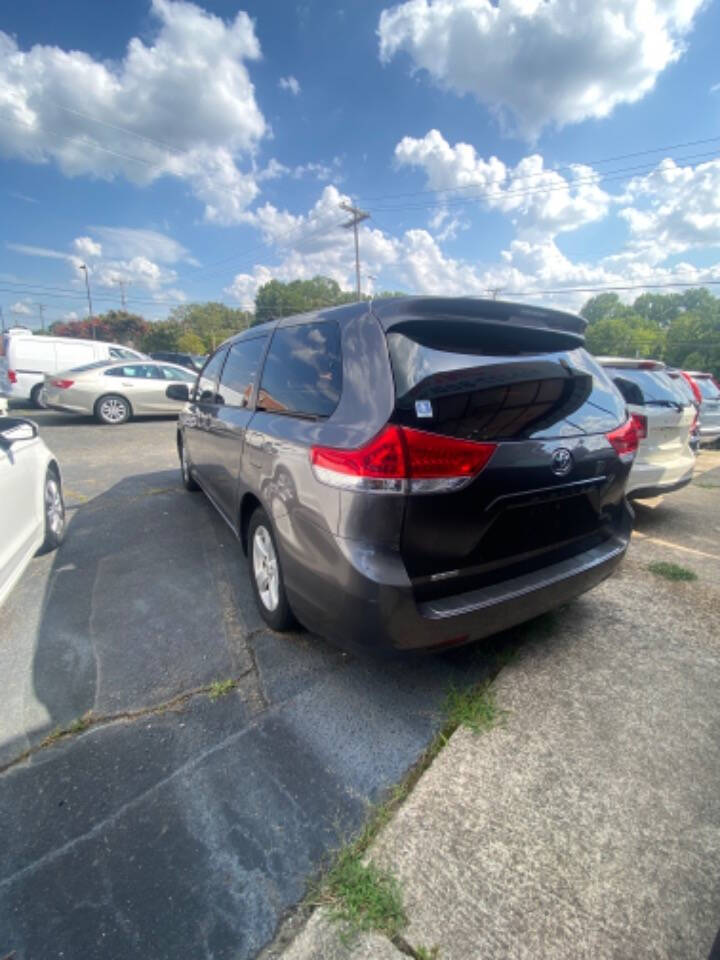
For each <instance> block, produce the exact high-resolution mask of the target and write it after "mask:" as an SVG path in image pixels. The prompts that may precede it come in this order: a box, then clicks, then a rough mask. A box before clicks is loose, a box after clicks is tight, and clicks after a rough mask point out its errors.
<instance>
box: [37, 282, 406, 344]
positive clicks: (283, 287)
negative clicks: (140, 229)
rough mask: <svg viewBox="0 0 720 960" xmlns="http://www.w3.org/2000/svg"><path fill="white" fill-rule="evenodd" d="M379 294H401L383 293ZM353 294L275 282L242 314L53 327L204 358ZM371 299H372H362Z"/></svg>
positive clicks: (203, 306)
mask: <svg viewBox="0 0 720 960" xmlns="http://www.w3.org/2000/svg"><path fill="white" fill-rule="evenodd" d="M379 296H384V297H387V296H402V294H399V293H396V292H393V291H385V292H383V293H382V294H380V295H379ZM356 299H357V297H356V295H355V294H354V293H351V292H349V291H347V290H342V289H341V288H340V286H339V284H338V283H336V282H335V280H331V279H330V278H329V277H321V276H317V277H313V278H312V279H311V280H292V281H290V282H289V283H282V282H280V281H279V280H271V281H270V282H269V283H266V284H264V286H262V287H260V289H259V290H258V293H257V296H256V298H255V309H254V311H247V310H239V309H236V308H234V307H228V306H226V305H225V304H224V303H214V302H209V303H188V304H183V305H182V306H178V307H174V308H173V309H172V310H171V311H170V314H169V315H168V317H167V319H166V320H156V321H153V322H148V321H147V320H145V319H144V318H143V317H141V316H138V315H137V314H134V313H128V312H127V311H125V310H109V311H108V312H107V313H102V314H98V315H97V316H95V317H93V319H92V321H90V319H87V320H71V321H68V322H59V323H54V324H52V326H51V327H50V332H51V333H54V334H55V335H57V336H65V337H80V338H88V339H91V338H92V336H93V327H94V328H95V335H96V337H97V338H98V339H99V340H109V341H112V342H114V343H122V344H126V345H128V346H133V347H136V348H137V349H138V350H142V351H143V352H144V353H154V352H156V351H164V350H167V351H172V352H179V353H194V354H204V353H209V352H210V351H212V350H214V349H215V347H216V346H217V345H218V344H220V343H222V342H223V340H226V339H227V338H228V337H231V336H232V335H233V334H234V333H239V332H240V331H241V330H247V328H248V327H251V326H255V325H256V324H258V323H264V322H265V321H266V320H270V319H272V318H273V317H286V316H289V315H291V314H294V313H304V312H306V311H308V310H318V309H320V308H321V307H335V306H340V305H341V304H344V303H353V302H354V301H355V300H356ZM363 299H365V300H367V299H368V297H363Z"/></svg>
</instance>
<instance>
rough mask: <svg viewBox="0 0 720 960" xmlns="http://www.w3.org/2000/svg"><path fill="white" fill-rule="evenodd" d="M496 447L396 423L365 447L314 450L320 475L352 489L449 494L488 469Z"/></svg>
mask: <svg viewBox="0 0 720 960" xmlns="http://www.w3.org/2000/svg"><path fill="white" fill-rule="evenodd" d="M496 446H497V445H496V444H494V443H475V442H474V441H472V440H458V439H456V438H455V437H444V436H440V435H438V434H434V433H426V432H425V431H424V430H413V429H411V428H409V427H400V426H396V425H394V424H390V425H388V426H387V427H385V429H384V430H382V431H381V432H380V433H379V434H378V435H377V436H376V437H374V438H373V439H372V440H371V441H370V442H369V443H367V444H365V446H364V447H359V448H357V449H354V450H343V449H340V448H337V447H313V448H312V450H311V451H310V461H311V463H312V467H313V470H314V472H315V476H316V477H317V478H318V480H320V481H321V482H322V483H327V484H330V486H333V487H341V488H343V489H346V490H361V491H369V492H375V493H443V492H447V491H449V490H457V489H459V488H460V487H464V486H465V485H466V484H468V483H469V482H470V481H471V480H472V479H473V477H475V476H477V474H478V473H480V471H481V470H482V469H483V467H485V466H486V464H487V463H488V461H489V460H490V457H491V456H492V455H493V453H494V452H495V449H496Z"/></svg>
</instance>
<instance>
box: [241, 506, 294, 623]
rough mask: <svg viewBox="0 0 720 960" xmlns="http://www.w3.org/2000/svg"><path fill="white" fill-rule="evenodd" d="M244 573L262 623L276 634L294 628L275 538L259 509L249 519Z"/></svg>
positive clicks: (266, 517) (266, 516)
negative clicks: (246, 568)
mask: <svg viewBox="0 0 720 960" xmlns="http://www.w3.org/2000/svg"><path fill="white" fill-rule="evenodd" d="M248 572H249V575H250V585H251V586H252V591H253V594H254V595H255V602H256V603H257V606H258V610H259V611H260V616H261V617H262V618H263V620H264V621H265V623H266V624H267V625H268V626H269V627H272V629H273V630H277V631H279V632H282V631H284V630H290V629H291V628H292V627H294V626H295V624H296V621H295V617H294V616H293V613H292V610H291V609H290V604H289V603H288V601H287V595H286V593H285V581H284V580H283V574H282V569H281V567H280V557H279V555H278V550H277V544H276V542H275V534H274V532H273V528H272V524H271V523H270V520H269V518H268V515H267V514H266V513H265V511H264V510H263V509H262V508H261V507H258V508H257V510H256V511H255V513H254V514H253V515H252V517H250V525H249V527H248Z"/></svg>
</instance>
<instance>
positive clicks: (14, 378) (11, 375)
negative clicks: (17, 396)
mask: <svg viewBox="0 0 720 960" xmlns="http://www.w3.org/2000/svg"><path fill="white" fill-rule="evenodd" d="M8 380H9V381H10V383H17V374H16V373H15V371H14V370H8Z"/></svg>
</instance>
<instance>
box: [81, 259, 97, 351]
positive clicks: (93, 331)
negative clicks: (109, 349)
mask: <svg viewBox="0 0 720 960" xmlns="http://www.w3.org/2000/svg"><path fill="white" fill-rule="evenodd" d="M80 269H81V270H83V271H84V272H85V289H86V290H87V298H88V317H89V319H90V326H91V327H92V338H93V340H94V339H95V322H94V320H93V311H92V299H91V298H90V278H89V276H88V273H89V271H88V268H87V266H86V265H85V264H84V263H81V264H80Z"/></svg>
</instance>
